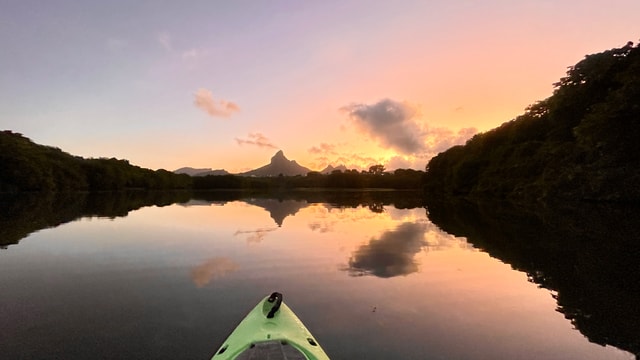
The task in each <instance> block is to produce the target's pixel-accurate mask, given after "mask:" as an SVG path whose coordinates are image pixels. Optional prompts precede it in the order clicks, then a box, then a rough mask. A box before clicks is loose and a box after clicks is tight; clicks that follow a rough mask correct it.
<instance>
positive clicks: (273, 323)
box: [211, 292, 329, 360]
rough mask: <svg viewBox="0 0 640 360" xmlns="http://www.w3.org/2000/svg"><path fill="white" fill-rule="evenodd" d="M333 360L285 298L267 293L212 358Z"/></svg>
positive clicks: (214, 359)
mask: <svg viewBox="0 0 640 360" xmlns="http://www.w3.org/2000/svg"><path fill="white" fill-rule="evenodd" d="M223 359H229V360H258V359H270V360H329V357H328V356H327V354H325V352H324V350H322V348H321V347H320V345H319V344H318V343H317V342H316V341H315V339H314V338H313V336H312V335H311V333H310V332H309V330H307V328H306V327H305V326H304V325H303V324H302V321H300V319H298V317H297V316H296V314H294V313H293V311H291V309H290V308H289V307H288V306H287V305H286V304H285V303H284V302H282V294H280V293H278V292H274V293H273V294H271V295H270V296H267V297H265V298H264V299H262V301H260V303H258V305H256V307H255V308H253V310H251V311H250V312H249V314H247V316H246V317H245V318H244V319H243V320H242V321H241V322H240V324H239V325H238V326H237V327H236V328H235V330H233V332H232V333H231V335H229V337H228V338H227V340H225V342H224V343H223V344H222V346H220V348H219V349H218V351H217V352H216V354H215V355H213V358H211V360H223Z"/></svg>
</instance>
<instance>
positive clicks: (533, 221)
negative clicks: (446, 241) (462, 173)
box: [427, 198, 640, 354]
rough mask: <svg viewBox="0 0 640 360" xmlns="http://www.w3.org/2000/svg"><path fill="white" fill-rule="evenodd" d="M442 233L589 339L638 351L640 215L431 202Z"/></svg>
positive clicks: (587, 207) (604, 209) (624, 210)
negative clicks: (519, 281)
mask: <svg viewBox="0 0 640 360" xmlns="http://www.w3.org/2000/svg"><path fill="white" fill-rule="evenodd" d="M427 209H428V211H427V212H428V216H429V219H430V220H431V221H433V222H434V223H435V224H436V225H437V226H439V227H440V228H441V229H443V230H444V231H446V232H448V233H451V234H454V235H456V236H464V237H466V238H467V240H468V241H469V242H470V243H472V244H473V245H474V246H475V247H477V248H480V249H482V250H483V251H486V252H488V253H489V254H490V255H491V256H493V257H496V258H499V259H500V260H502V261H504V262H506V263H509V264H510V265H511V266H512V267H514V268H515V269H517V270H520V271H524V272H526V273H527V275H528V278H529V279H530V281H532V282H535V283H536V284H538V285H539V286H540V287H543V288H546V289H549V290H551V291H552V296H553V297H554V298H555V299H556V301H557V304H558V309H557V310H558V311H559V312H561V313H563V314H564V316H565V317H566V318H567V319H568V320H570V321H571V323H572V324H573V325H574V326H575V327H576V328H577V329H578V330H579V331H580V332H581V333H582V334H584V335H585V336H586V337H587V338H588V339H589V340H590V341H591V342H595V343H598V344H601V345H613V346H616V347H618V348H620V349H623V350H626V351H630V352H632V353H633V354H639V353H640V331H639V330H638V329H640V242H639V241H638V234H640V211H638V210H639V209H637V208H630V207H619V206H612V205H595V204H584V203H580V204H568V203H564V204H555V205H545V206H541V205H538V206H536V207H534V206H529V207H523V206H522V205H519V206H516V205H513V204H509V203H496V202H486V201H485V202H470V201H465V200H460V199H451V198H448V199H429V200H428V204H427Z"/></svg>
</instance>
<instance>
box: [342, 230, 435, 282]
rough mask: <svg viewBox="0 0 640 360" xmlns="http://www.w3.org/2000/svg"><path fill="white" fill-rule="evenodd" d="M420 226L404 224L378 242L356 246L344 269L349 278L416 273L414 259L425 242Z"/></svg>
mask: <svg viewBox="0 0 640 360" xmlns="http://www.w3.org/2000/svg"><path fill="white" fill-rule="evenodd" d="M426 230H427V226H426V224H424V223H411V222H406V223H403V224H401V225H399V226H398V227H397V228H396V229H395V230H391V231H386V232H384V233H383V234H382V235H381V236H380V238H378V239H375V238H374V239H371V240H370V241H369V243H368V244H366V245H362V246H360V248H358V249H357V250H356V251H355V252H354V253H353V254H352V256H351V258H350V259H349V267H348V268H347V269H346V270H347V271H348V272H349V274H350V275H352V276H364V275H374V276H377V277H381V278H390V277H394V276H399V275H408V274H411V273H414V272H416V271H418V264H417V263H416V261H415V259H414V257H415V255H416V254H417V253H419V252H420V251H421V250H422V248H423V247H424V246H426V245H427V242H426V241H425V239H424V234H425V232H426Z"/></svg>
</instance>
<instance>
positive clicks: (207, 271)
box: [191, 257, 240, 288]
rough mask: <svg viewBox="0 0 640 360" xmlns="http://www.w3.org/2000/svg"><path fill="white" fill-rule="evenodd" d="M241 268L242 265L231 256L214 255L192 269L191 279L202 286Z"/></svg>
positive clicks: (198, 285)
mask: <svg viewBox="0 0 640 360" xmlns="http://www.w3.org/2000/svg"><path fill="white" fill-rule="evenodd" d="M239 268H240V266H238V264H236V263H235V262H234V261H233V260H231V259H229V258H226V257H214V258H212V259H209V260H207V261H205V262H204V263H202V264H200V265H198V266H196V267H194V268H193V269H191V280H192V281H193V283H194V284H195V285H196V286H197V287H198V288H202V287H204V286H206V285H207V284H209V283H210V282H211V281H212V280H213V279H218V278H221V277H223V276H226V275H228V274H229V273H232V272H234V271H236V270H238V269H239Z"/></svg>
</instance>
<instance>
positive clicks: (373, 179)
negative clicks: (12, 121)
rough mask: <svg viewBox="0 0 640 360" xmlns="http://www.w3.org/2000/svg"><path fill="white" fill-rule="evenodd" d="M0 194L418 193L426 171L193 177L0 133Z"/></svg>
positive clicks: (379, 168)
mask: <svg viewBox="0 0 640 360" xmlns="http://www.w3.org/2000/svg"><path fill="white" fill-rule="evenodd" d="M0 169H2V172H0V193H2V192H5V193H15V192H22V191H35V192H56V191H77V190H81V191H120V190H126V189H142V190H159V189H163V190H166V189H195V190H206V189H249V190H258V191H280V190H286V189H294V188H331V189H336V188H350V189H365V188H387V189H419V188H421V186H422V176H423V175H424V172H423V171H416V170H411V169H398V170H396V171H394V172H393V173H388V172H384V167H383V166H382V165H374V166H372V167H371V169H370V170H369V171H362V172H358V171H356V170H347V171H345V172H342V171H339V170H336V171H334V172H333V173H331V174H328V175H324V174H320V173H318V172H310V173H309V174H308V175H306V176H277V177H248V176H237V175H208V176H199V177H191V176H189V175H185V174H180V175H179V174H175V173H173V172H170V171H167V170H163V169H160V170H155V171H154V170H150V169H145V168H141V167H139V166H135V165H131V164H129V162H128V161H127V160H118V159H115V158H111V159H107V158H99V159H84V158H82V157H78V156H72V155H70V154H68V153H66V152H63V151H62V150H60V149H58V148H54V147H50V146H43V145H39V144H36V143H34V142H32V141H31V140H30V139H28V138H26V137H24V136H22V135H21V134H18V133H14V132H11V131H8V130H5V131H0Z"/></svg>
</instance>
